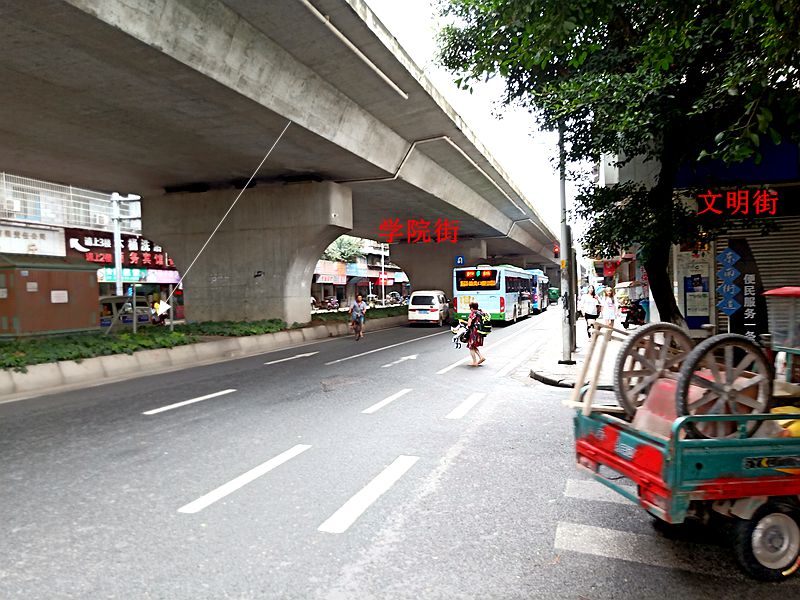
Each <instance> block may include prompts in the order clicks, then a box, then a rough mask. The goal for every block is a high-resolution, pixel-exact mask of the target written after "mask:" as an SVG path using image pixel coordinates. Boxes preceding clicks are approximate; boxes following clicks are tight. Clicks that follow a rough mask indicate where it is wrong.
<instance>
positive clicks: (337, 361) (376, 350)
mask: <svg viewBox="0 0 800 600" xmlns="http://www.w3.org/2000/svg"><path fill="white" fill-rule="evenodd" d="M443 333H450V330H449V329H448V330H447V331H439V332H438V333H431V334H430V335H423V336H422V337H418V338H414V339H413V340H406V341H405V342H397V343H396V344H392V345H390V346H384V347H383V348H375V350H369V351H368V352H362V353H361V354H354V355H353V356H347V357H345V358H340V359H339V360H332V361H331V362H326V363H325V366H326V367H327V366H328V365H335V364H336V363H340V362H344V361H346V360H352V359H354V358H359V357H360V356H366V355H367V354H372V353H373V352H380V351H382V350H388V349H389V348H394V347H396V346H402V345H403V344H410V343H411V342H418V341H420V340H424V339H425V338H429V337H433V336H435V335H442V334H443Z"/></svg>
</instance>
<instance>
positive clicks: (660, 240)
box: [644, 132, 688, 329]
mask: <svg viewBox="0 0 800 600" xmlns="http://www.w3.org/2000/svg"><path fill="white" fill-rule="evenodd" d="M678 144H680V140H678V139H677V138H676V137H675V135H674V132H665V133H664V139H663V148H662V151H661V157H660V159H661V160H660V162H661V171H660V173H659V176H658V182H657V183H656V185H655V186H654V187H653V189H651V190H650V193H649V194H648V202H649V204H650V208H651V210H652V211H653V213H654V214H655V215H657V218H658V223H661V224H664V225H665V227H663V228H662V229H660V231H659V235H658V237H657V238H656V239H654V240H653V241H652V243H651V244H649V248H648V250H649V251H648V253H647V260H646V261H645V263H644V268H645V269H646V270H647V278H648V281H649V284H650V295H651V296H652V298H653V300H655V303H656V306H657V307H658V314H659V316H660V317H661V320H662V321H667V322H670V323H674V324H675V325H678V326H679V327H682V328H684V329H688V327H687V325H686V320H685V319H684V318H683V315H682V314H681V311H680V309H679V308H678V303H677V302H676V300H675V294H674V293H673V288H672V280H671V279H670V276H669V262H670V256H671V254H672V231H670V228H671V227H672V217H673V214H672V212H673V211H672V209H673V197H672V196H673V188H674V185H675V178H676V176H677V173H678V166H679V165H680V152H679V151H678V147H679V146H678Z"/></svg>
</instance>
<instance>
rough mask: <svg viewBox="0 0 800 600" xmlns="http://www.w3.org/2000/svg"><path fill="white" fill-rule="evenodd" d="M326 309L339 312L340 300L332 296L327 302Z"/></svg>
mask: <svg viewBox="0 0 800 600" xmlns="http://www.w3.org/2000/svg"><path fill="white" fill-rule="evenodd" d="M325 308H326V309H327V310H339V299H338V298H334V297H333V296H331V297H330V298H328V299H327V300H326V301H325Z"/></svg>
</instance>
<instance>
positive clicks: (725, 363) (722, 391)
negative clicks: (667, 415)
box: [676, 333, 774, 438]
mask: <svg viewBox="0 0 800 600" xmlns="http://www.w3.org/2000/svg"><path fill="white" fill-rule="evenodd" d="M737 354H738V356H737ZM720 359H721V360H722V362H721V363H720V362H719V360H720ZM745 373H747V374H748V375H747V376H746V377H743V376H744V375H745ZM750 375H752V376H750ZM773 377H774V375H773V372H772V366H771V365H770V364H769V361H768V360H767V357H766V356H765V355H764V352H763V351H762V350H761V348H760V347H758V346H757V345H756V344H754V343H753V342H751V341H750V339H749V338H747V337H745V336H743V335H738V334H734V333H726V334H721V335H715V336H714V337H710V338H708V339H707V340H704V341H703V342H701V343H700V344H698V345H697V347H696V348H695V349H694V350H692V351H691V352H690V353H689V355H688V356H687V357H686V360H685V361H684V362H683V365H682V366H681V370H680V374H679V377H678V389H677V397H676V402H677V405H676V410H677V413H678V415H713V414H721V415H743V414H753V413H768V412H769V409H770V408H771V407H772V403H773V398H772V383H773V381H772V380H773ZM743 378H745V379H750V380H751V381H750V382H749V383H747V384H746V385H742V384H741V383H739V384H738V386H737V385H736V383H735V382H736V380H741V379H743ZM693 387H694V388H695V389H697V388H702V389H703V390H704V391H703V393H702V395H701V396H700V397H699V398H696V399H691V394H692V388H693ZM753 388H755V396H756V397H755V398H753V397H751V396H748V395H747V394H744V393H742V392H743V391H744V390H750V389H753ZM762 423H763V421H751V422H749V423H748V424H747V429H746V435H747V437H752V435H753V434H754V433H755V432H756V430H757V429H758V428H759V427H760V426H761V424H762ZM686 433H687V435H688V436H689V437H693V438H722V437H737V436H738V431H737V427H736V426H735V424H734V423H732V422H730V421H728V422H725V421H712V422H707V423H703V424H700V423H687V424H686Z"/></svg>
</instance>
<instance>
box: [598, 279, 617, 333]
mask: <svg viewBox="0 0 800 600" xmlns="http://www.w3.org/2000/svg"><path fill="white" fill-rule="evenodd" d="M600 318H601V319H602V320H603V322H604V323H605V324H606V325H608V326H609V327H613V326H614V319H616V318H617V301H616V299H615V298H614V290H613V289H612V288H610V287H607V288H605V289H604V290H603V297H602V298H600Z"/></svg>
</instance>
